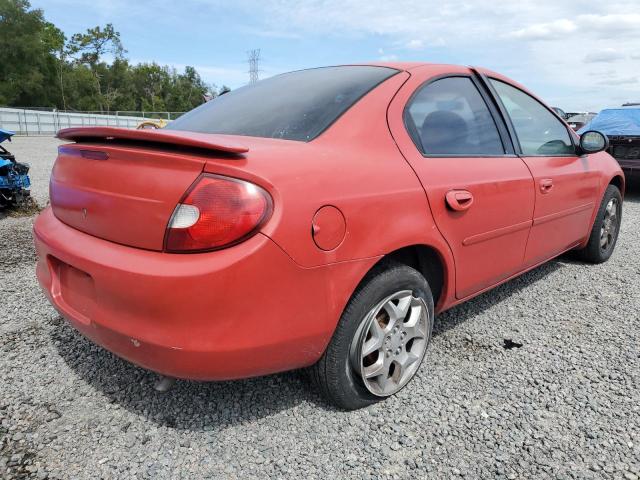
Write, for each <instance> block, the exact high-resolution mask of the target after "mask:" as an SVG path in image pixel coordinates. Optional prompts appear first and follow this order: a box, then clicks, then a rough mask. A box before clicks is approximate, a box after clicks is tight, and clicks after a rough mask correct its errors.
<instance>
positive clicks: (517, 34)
mask: <svg viewBox="0 0 640 480" xmlns="http://www.w3.org/2000/svg"><path fill="white" fill-rule="evenodd" d="M577 29H578V27H577V26H576V24H575V23H574V22H573V21H571V20H565V19H560V20H555V21H553V22H549V23H537V24H533V25H529V26H528V27H525V28H521V29H519V30H516V31H514V32H511V33H510V34H508V35H507V36H508V37H512V38H519V39H523V40H550V39H557V38H562V37H563V36H566V35H567V34H569V33H573V32H575V31H576V30H577Z"/></svg>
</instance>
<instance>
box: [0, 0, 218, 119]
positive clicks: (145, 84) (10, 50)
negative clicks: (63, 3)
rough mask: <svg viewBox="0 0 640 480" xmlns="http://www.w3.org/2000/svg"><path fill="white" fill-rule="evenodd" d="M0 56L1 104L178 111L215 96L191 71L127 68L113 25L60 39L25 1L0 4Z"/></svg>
mask: <svg viewBox="0 0 640 480" xmlns="http://www.w3.org/2000/svg"><path fill="white" fill-rule="evenodd" d="M0 52H2V54H3V59H2V65H1V68H0V105H11V106H23V107H34V106H50V107H56V108H63V109H65V110H66V109H70V110H79V111H83V110H85V111H87V110H89V111H95V110H99V111H105V110H106V111H110V110H138V111H140V110H144V111H173V112H181V111H187V110H191V109H192V108H194V107H197V106H198V105H200V104H201V103H202V102H203V101H205V98H212V97H214V96H216V95H217V94H218V92H217V89H216V87H215V85H208V84H207V83H206V82H204V81H203V80H202V78H201V77H200V74H199V73H198V72H197V71H196V69H195V68H193V67H186V68H185V69H184V71H183V72H178V71H176V69H175V68H172V67H168V66H162V65H158V64H157V63H142V64H138V65H132V64H130V63H129V61H128V60H127V59H126V58H124V54H125V53H126V50H125V49H124V46H123V45H122V41H121V39H120V33H119V32H118V31H116V29H115V28H114V26H113V25H112V24H107V25H105V26H104V27H100V26H97V27H94V28H90V29H88V30H86V32H85V33H76V34H75V35H72V37H71V39H70V40H67V38H66V37H65V35H64V34H63V33H62V32H61V31H60V30H59V29H58V28H56V27H55V25H53V24H51V23H49V22H47V21H46V20H45V18H44V14H43V12H42V10H39V9H31V6H30V4H29V2H28V1H27V0H0ZM228 90H229V89H228V88H227V87H223V88H222V90H221V92H220V93H223V92H226V91H228Z"/></svg>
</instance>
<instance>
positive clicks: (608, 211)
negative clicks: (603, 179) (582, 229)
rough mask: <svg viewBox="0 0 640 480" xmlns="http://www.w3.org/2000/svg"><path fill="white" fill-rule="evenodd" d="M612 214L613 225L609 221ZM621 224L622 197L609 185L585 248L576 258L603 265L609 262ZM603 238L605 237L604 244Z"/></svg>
mask: <svg viewBox="0 0 640 480" xmlns="http://www.w3.org/2000/svg"><path fill="white" fill-rule="evenodd" d="M612 213H615V221H614V222H613V223H612V221H611V218H612ZM621 222H622V195H621V194H620V190H618V187H616V186H615V185H609V186H608V187H607V189H606V190H605V192H604V196H603V197H602V202H601V203H600V208H598V213H597V214H596V219H595V221H594V222H593V228H592V229H591V234H590V235H589V241H588V242H587V246H586V247H585V248H583V249H582V250H578V252H577V253H578V257H579V258H580V259H581V260H584V261H585V262H589V263H603V262H606V261H607V260H609V257H611V254H612V253H613V250H614V249H615V246H616V242H617V241H618V234H619V233H620V224H621ZM604 237H606V243H605V240H604ZM603 243H604V244H603Z"/></svg>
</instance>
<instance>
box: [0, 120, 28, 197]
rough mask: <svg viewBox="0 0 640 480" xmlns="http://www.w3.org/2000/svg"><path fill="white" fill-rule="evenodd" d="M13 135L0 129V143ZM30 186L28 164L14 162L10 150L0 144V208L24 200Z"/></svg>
mask: <svg viewBox="0 0 640 480" xmlns="http://www.w3.org/2000/svg"><path fill="white" fill-rule="evenodd" d="M13 135H14V133H13V132H10V131H9V130H2V129H0V143H2V142H4V141H5V140H9V141H11V137H12V136H13ZM30 187H31V181H30V180H29V165H27V164H26V163H20V162H16V159H15V157H14V156H13V155H12V154H11V152H9V151H8V150H7V149H6V148H4V147H3V146H2V145H0V208H4V207H7V206H10V205H16V204H19V203H21V202H22V201H24V200H25V198H26V197H28V196H29V188H30Z"/></svg>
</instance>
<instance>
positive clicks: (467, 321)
mask: <svg viewBox="0 0 640 480" xmlns="http://www.w3.org/2000/svg"><path fill="white" fill-rule="evenodd" d="M57 144H58V142H57V141H56V140H54V139H50V138H16V139H15V141H14V142H13V144H12V145H11V147H12V150H13V151H14V153H15V154H16V156H17V157H18V158H19V159H20V160H23V161H28V162H30V163H31V164H32V180H33V184H34V188H33V193H34V196H35V198H36V199H37V201H38V202H39V203H40V204H41V205H44V204H45V203H46V201H47V184H48V176H49V172H50V169H51V165H52V161H53V159H54V157H55V151H56V145H57ZM32 221H33V217H24V218H11V217H6V218H0V299H1V300H0V476H2V478H40V479H45V478H49V479H58V478H60V479H62V478H65V479H67V478H73V479H81V478H123V479H126V478H153V479H161V478H205V477H209V478H243V479H244V478H265V477H276V478H283V477H297V478H305V479H306V478H310V479H313V478H317V479H326V478H337V477H341V478H416V477H420V478H425V477H426V478H447V479H449V478H455V477H461V478H462V477H463V478H509V479H515V478H535V479H544V478H554V479H560V478H580V479H589V478H593V479H595V478H598V479H599V478H612V479H618V478H620V479H625V480H634V479H638V478H639V477H640V390H639V389H640V241H639V238H640V187H638V186H635V187H633V189H632V190H631V191H630V192H629V194H628V196H627V199H626V203H625V206H624V221H623V230H622V234H621V238H620V240H619V243H618V246H617V250H616V252H615V253H614V255H613V257H612V258H611V260H610V261H609V262H608V263H606V264H604V265H599V266H592V265H583V264H580V263H577V262H575V261H573V260H572V259H571V258H568V257H563V258H561V259H559V260H557V261H553V262H551V263H549V264H547V265H545V266H543V267H540V268H538V269H537V270H535V271H532V272H530V273H528V274H526V275H524V276H522V277H521V278H518V279H516V280H514V281H512V282H509V283H508V284H506V285H503V286H502V287H499V288H497V289H496V290H494V291H492V292H489V293H486V294H484V295H482V296H481V297H479V298H477V299H475V300H473V301H471V302H469V303H467V304H465V305H462V306H460V307H457V308H455V309H453V310H451V311H449V312H447V313H445V314H443V315H441V316H440V317H439V318H438V319H437V323H436V332H435V337H434V339H433V343H432V345H431V348H430V351H429V353H428V354H427V358H426V360H425V363H424V364H423V366H422V368H421V370H420V373H419V377H418V378H417V379H415V380H414V381H413V383H412V384H411V385H410V386H409V387H408V388H406V389H404V390H403V391H402V392H401V393H400V394H399V395H397V396H396V397H395V398H392V399H390V400H388V401H386V402H384V403H382V404H379V405H376V406H373V407H371V408H368V409H365V410H361V411H357V412H350V413H345V412H339V411H335V410H333V409H332V408H330V407H328V406H327V405H326V404H324V403H323V402H322V400H321V399H320V398H318V396H316V394H315V393H314V392H313V391H312V390H311V389H310V388H309V385H308V384H307V381H306V380H305V377H304V375H303V374H301V373H299V372H293V373H287V374H282V375H276V376H271V377H267V378H258V379H252V380H246V381H238V382H228V383H196V382H187V381H180V382H178V383H177V384H176V386H175V387H174V389H172V390H171V391H169V392H168V393H165V394H160V393H156V392H155V391H154V390H153V388H152V386H153V384H154V382H155V381H156V379H157V376H156V375H155V374H153V373H150V372H148V371H144V370H142V369H139V368H137V367H134V366H132V365H130V364H128V363H126V362H124V361H122V360H120V359H118V358H116V357H114V356H113V355H111V354H110V353H108V352H106V351H104V350H102V349H100V348H98V347H96V346H94V345H92V344H91V343H90V342H89V341H87V340H85V339H84V338H83V337H81V336H80V335H78V334H77V333H76V332H75V331H74V330H73V329H71V328H70V327H69V326H67V324H66V323H65V322H64V320H63V319H62V318H60V316H59V315H58V314H57V313H56V312H55V311H54V310H53V308H51V307H50V306H49V305H48V304H47V302H46V301H45V298H44V296H43V295H42V294H41V292H40V291H39V289H38V287H37V284H36V280H35V277H34V252H33V247H32V241H31V225H32ZM505 339H508V340H512V341H513V342H516V343H520V344H522V346H521V347H520V348H517V347H514V348H510V349H507V348H504V347H505Z"/></svg>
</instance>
